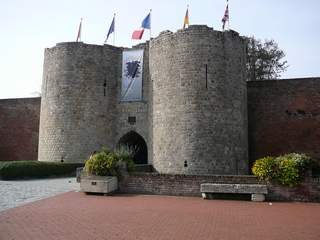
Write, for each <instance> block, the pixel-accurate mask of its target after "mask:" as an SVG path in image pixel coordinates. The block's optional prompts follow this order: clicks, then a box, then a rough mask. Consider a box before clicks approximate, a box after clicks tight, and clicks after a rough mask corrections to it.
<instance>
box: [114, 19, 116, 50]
mask: <svg viewBox="0 0 320 240" xmlns="http://www.w3.org/2000/svg"><path fill="white" fill-rule="evenodd" d="M113 19H114V26H113V46H115V42H116V14H114V15H113Z"/></svg>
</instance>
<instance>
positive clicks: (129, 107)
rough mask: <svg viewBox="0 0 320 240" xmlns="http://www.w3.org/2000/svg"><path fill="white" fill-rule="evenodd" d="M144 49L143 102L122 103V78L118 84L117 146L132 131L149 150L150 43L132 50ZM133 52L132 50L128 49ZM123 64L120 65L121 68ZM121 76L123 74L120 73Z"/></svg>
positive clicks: (150, 159)
mask: <svg viewBox="0 0 320 240" xmlns="http://www.w3.org/2000/svg"><path fill="white" fill-rule="evenodd" d="M136 49H143V50H144V54H143V76H142V100H141V101H133V102H126V101H120V96H121V77H120V78H119V79H118V82H117V85H118V87H117V106H116V108H117V121H116V131H117V132H116V138H115V144H117V143H118V142H119V140H120V138H121V137H123V136H124V135H125V134H127V133H128V132H130V131H134V132H136V133H138V134H139V135H140V136H141V137H143V139H144V141H145V142H146V144H147V147H148V150H149V149H151V148H150V145H149V144H150V142H151V140H152V139H150V138H149V121H150V116H149V103H148V100H149V93H150V90H149V82H150V77H149V76H150V74H149V42H147V43H145V44H140V45H137V46H135V47H133V48H132V50H136ZM128 50H131V49H128ZM121 64H122V62H121V63H120V66H121ZM120 74H121V72H120ZM129 117H135V119H136V121H135V122H132V123H130V122H129V121H128V118H129ZM148 153H149V156H148V163H149V164H152V154H151V152H150V151H148Z"/></svg>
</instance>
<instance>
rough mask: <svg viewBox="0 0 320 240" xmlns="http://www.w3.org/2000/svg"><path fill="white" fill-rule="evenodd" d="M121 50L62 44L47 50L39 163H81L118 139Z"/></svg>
mask: <svg viewBox="0 0 320 240" xmlns="http://www.w3.org/2000/svg"><path fill="white" fill-rule="evenodd" d="M121 53H122V49H120V48H116V47H113V46H109V45H104V46H98V45H89V44H83V43H76V42H71V43H59V44H57V45H56V46H55V47H53V48H50V49H46V50H45V59H44V71H43V83H42V103H41V119H40V135H39V160H40V161H65V162H83V161H84V160H85V159H87V158H88V157H89V156H90V154H91V153H92V152H93V151H97V150H100V149H101V147H102V146H106V147H109V148H112V147H113V145H114V139H115V137H116V136H115V135H116V133H115V119H116V111H115V109H116V104H117V103H118V99H117V95H116V93H117V91H116V89H117V86H118V85H117V82H118V81H119V78H120V73H121Z"/></svg>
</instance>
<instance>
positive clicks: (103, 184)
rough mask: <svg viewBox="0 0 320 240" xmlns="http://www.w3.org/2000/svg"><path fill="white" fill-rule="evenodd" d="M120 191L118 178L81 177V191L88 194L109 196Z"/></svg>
mask: <svg viewBox="0 0 320 240" xmlns="http://www.w3.org/2000/svg"><path fill="white" fill-rule="evenodd" d="M117 189H118V178H117V177H114V176H95V175H86V176H83V175H82V176H81V181H80V190H81V192H86V193H103V194H108V193H112V192H114V191H116V190H117Z"/></svg>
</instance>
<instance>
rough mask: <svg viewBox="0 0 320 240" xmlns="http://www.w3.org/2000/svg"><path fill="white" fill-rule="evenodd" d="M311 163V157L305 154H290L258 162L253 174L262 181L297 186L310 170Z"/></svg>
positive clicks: (266, 158) (254, 166) (255, 164)
mask: <svg viewBox="0 0 320 240" xmlns="http://www.w3.org/2000/svg"><path fill="white" fill-rule="evenodd" d="M310 163H311V159H310V157H308V156H307V155H305V154H298V153H289V154H285V155H281V156H278V157H276V158H274V157H265V158H261V159H258V160H256V161H255V163H254V165H253V167H252V172H253V174H254V175H255V176H257V177H258V178H259V179H260V180H265V181H276V182H278V183H280V184H282V185H287V186H295V185H297V184H299V183H300V181H301V179H302V177H303V176H304V174H305V172H306V170H307V169H309V168H310V166H311V164H310Z"/></svg>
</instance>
